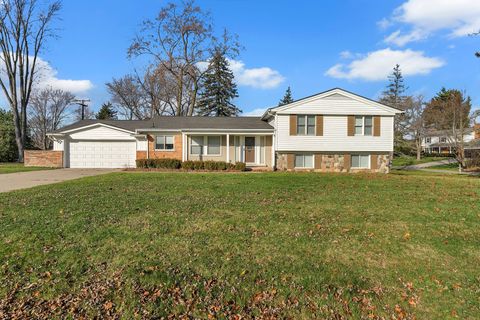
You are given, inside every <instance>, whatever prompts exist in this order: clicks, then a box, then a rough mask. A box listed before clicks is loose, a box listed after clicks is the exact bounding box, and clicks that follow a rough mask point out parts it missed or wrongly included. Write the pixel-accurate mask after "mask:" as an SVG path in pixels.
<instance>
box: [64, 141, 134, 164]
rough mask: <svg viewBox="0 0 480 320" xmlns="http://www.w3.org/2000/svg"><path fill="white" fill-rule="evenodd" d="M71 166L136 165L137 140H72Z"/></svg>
mask: <svg viewBox="0 0 480 320" xmlns="http://www.w3.org/2000/svg"><path fill="white" fill-rule="evenodd" d="M69 157H70V168H132V167H135V158H136V144H135V141H71V142H70V152H69Z"/></svg>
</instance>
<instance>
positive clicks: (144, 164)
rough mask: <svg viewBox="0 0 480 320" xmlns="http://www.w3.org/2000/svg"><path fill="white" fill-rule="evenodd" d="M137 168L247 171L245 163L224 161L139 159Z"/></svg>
mask: <svg viewBox="0 0 480 320" xmlns="http://www.w3.org/2000/svg"><path fill="white" fill-rule="evenodd" d="M137 168H141V169H180V168H181V169H183V170H207V171H225V170H235V171H246V165H245V163H243V162H237V163H236V164H232V163H227V162H224V161H191V160H189V161H184V162H181V161H180V160H177V159H139V160H137Z"/></svg>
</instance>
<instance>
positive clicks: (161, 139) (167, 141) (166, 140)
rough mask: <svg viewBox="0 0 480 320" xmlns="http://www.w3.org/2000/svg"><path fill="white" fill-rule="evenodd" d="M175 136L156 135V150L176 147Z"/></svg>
mask: <svg viewBox="0 0 480 320" xmlns="http://www.w3.org/2000/svg"><path fill="white" fill-rule="evenodd" d="M173 141H174V138H173V136H156V137H155V150H164V151H165V150H167V151H168V150H173V148H174V143H173Z"/></svg>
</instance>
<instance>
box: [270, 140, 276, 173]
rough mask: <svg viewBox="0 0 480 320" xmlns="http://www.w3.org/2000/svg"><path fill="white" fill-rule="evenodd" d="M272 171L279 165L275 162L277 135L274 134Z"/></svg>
mask: <svg viewBox="0 0 480 320" xmlns="http://www.w3.org/2000/svg"><path fill="white" fill-rule="evenodd" d="M271 162H272V170H275V167H276V166H277V163H276V161H275V135H274V134H272V160H271Z"/></svg>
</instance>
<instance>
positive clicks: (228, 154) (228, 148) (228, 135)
mask: <svg viewBox="0 0 480 320" xmlns="http://www.w3.org/2000/svg"><path fill="white" fill-rule="evenodd" d="M227 163H230V134H229V133H227Z"/></svg>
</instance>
